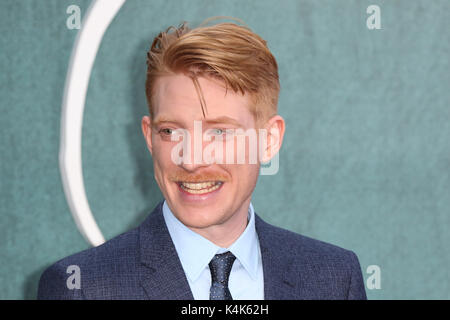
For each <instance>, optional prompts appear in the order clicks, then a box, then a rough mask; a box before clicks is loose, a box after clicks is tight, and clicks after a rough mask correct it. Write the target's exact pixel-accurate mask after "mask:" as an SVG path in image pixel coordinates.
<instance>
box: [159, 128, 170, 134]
mask: <svg viewBox="0 0 450 320" xmlns="http://www.w3.org/2000/svg"><path fill="white" fill-rule="evenodd" d="M159 133H162V134H163V135H166V136H170V135H171V134H172V133H173V130H172V129H170V128H163V129H161V130H159Z"/></svg>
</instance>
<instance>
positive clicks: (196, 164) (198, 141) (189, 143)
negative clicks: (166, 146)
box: [180, 128, 211, 172]
mask: <svg viewBox="0 0 450 320" xmlns="http://www.w3.org/2000/svg"><path fill="white" fill-rule="evenodd" d="M195 129H198V128H195ZM183 139H185V140H184V141H183V148H182V149H181V151H180V156H181V163H180V167H182V168H183V169H185V170H186V171H189V172H194V171H196V170H198V169H200V168H203V167H208V166H210V165H211V164H210V163H208V162H206V161H205V159H204V155H203V150H204V148H205V147H206V145H207V144H208V142H205V141H203V135H202V131H201V130H200V131H198V130H194V132H192V131H188V133H186V131H185V133H184V137H183Z"/></svg>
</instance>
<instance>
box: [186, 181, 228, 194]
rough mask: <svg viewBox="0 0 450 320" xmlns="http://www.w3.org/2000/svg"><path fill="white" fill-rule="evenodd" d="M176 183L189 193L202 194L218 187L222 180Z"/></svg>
mask: <svg viewBox="0 0 450 320" xmlns="http://www.w3.org/2000/svg"><path fill="white" fill-rule="evenodd" d="M178 185H179V186H180V188H181V189H183V190H184V191H186V192H188V193H191V194H204V193H208V192H212V191H215V190H217V189H219V188H220V187H221V186H222V185H223V182H222V181H205V182H183V181H180V182H178Z"/></svg>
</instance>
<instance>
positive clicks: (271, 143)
mask: <svg viewBox="0 0 450 320" xmlns="http://www.w3.org/2000/svg"><path fill="white" fill-rule="evenodd" d="M264 129H265V130H267V143H266V145H265V146H263V149H262V150H261V151H262V157H261V161H262V162H269V161H270V160H271V159H272V158H273V157H274V156H275V155H276V154H277V153H278V151H279V150H280V149H281V145H282V143H283V137H284V130H285V122H284V119H283V118H282V117H281V116H280V115H275V116H273V117H272V118H270V119H269V120H268V121H267V122H266V124H265V125H264Z"/></svg>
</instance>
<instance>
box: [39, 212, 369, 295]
mask: <svg viewBox="0 0 450 320" xmlns="http://www.w3.org/2000/svg"><path fill="white" fill-rule="evenodd" d="M255 223H256V232H257V234H258V238H259V242H260V247H261V254H262V264H263V271H264V297H265V299H267V300H277V299H283V300H284V299H289V300H293V299H294V300H295V299H366V293H365V290H364V281H363V278H362V273H361V268H360V265H359V262H358V258H357V257H356V255H355V254H354V253H353V252H351V251H348V250H345V249H342V248H339V247H336V246H334V245H331V244H327V243H324V242H321V241H318V240H314V239H311V238H308V237H304V236H301V235H299V234H296V233H293V232H290V231H288V230H284V229H281V228H277V227H275V226H272V225H270V224H268V223H266V222H264V221H263V220H262V219H261V218H260V217H259V216H258V215H256V214H255ZM70 265H77V266H79V268H80V280H81V283H80V285H81V288H80V289H68V287H67V285H66V282H67V279H68V278H69V276H70V274H68V273H67V267H68V266H70ZM38 299H191V300H193V299H194V298H193V295H192V292H191V290H190V287H189V284H188V281H187V278H186V276H185V273H184V271H183V268H182V266H181V262H180V260H179V258H178V255H177V252H176V250H175V247H174V245H173V243H172V239H171V238H170V235H169V231H168V230H167V227H166V224H165V222H164V217H163V214H162V203H160V204H159V205H158V206H157V207H156V208H155V209H154V210H153V212H152V213H151V214H150V215H149V216H148V217H147V218H146V220H145V221H144V222H143V223H142V224H141V225H140V226H139V227H137V228H136V229H133V230H131V231H128V232H126V233H124V234H121V235H119V236H117V237H115V238H113V239H112V240H109V241H107V242H105V243H104V244H103V245H101V246H98V247H95V248H91V249H88V250H85V251H82V252H80V253H77V254H75V255H72V256H69V257H67V258H64V259H62V260H60V261H58V262H56V263H55V264H53V265H52V266H50V267H49V268H48V269H47V270H45V272H44V273H43V274H42V276H41V279H40V282H39V289H38Z"/></svg>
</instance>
